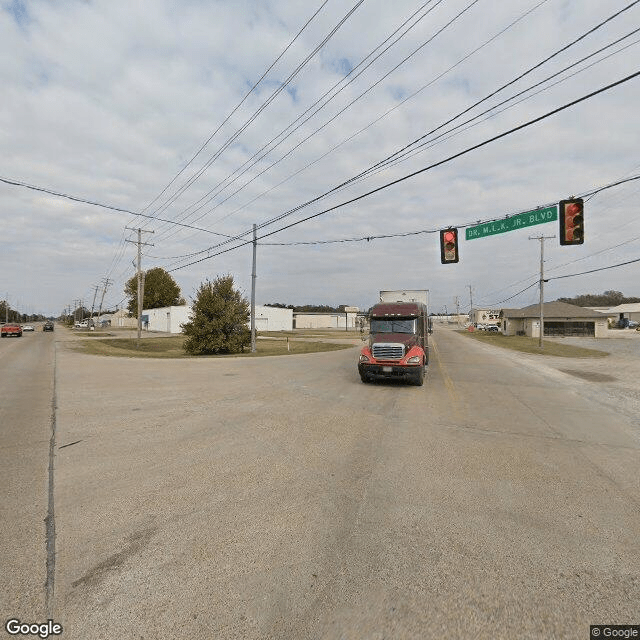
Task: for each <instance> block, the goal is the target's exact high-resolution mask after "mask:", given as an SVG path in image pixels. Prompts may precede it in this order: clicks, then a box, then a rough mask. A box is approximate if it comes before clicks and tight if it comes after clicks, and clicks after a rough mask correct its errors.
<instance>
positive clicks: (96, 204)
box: [0, 176, 232, 238]
mask: <svg viewBox="0 0 640 640" xmlns="http://www.w3.org/2000/svg"><path fill="white" fill-rule="evenodd" d="M0 182H4V183H5V184H9V185H12V186H14V187H24V188H25V189H31V190H32V191H39V192H41V193H47V194H49V195H52V196H57V197H58V198H64V199H66V200H72V201H73V202H80V203H82V204H88V205H91V206H92V207H100V208H102V209H109V210H110V211H116V212H118V213H128V214H131V215H133V216H140V217H142V218H152V219H154V220H162V222H167V223H169V224H175V225H177V226H179V227H187V228H189V229H195V230H196V231H202V232H204V233H211V234H213V235H215V236H222V237H224V238H231V237H232V236H229V235H227V234H226V233H218V232H216V231H211V230H209V229H203V228H202V227H195V226H193V225H190V224H184V223H182V222H174V221H173V220H163V219H162V218H155V217H154V216H151V215H147V214H144V213H138V212H136V211H131V210H130V209H124V208H123V207H116V206H114V205H110V204H105V203H103V202H96V201H95V200H88V199H86V198H82V197H80V196H73V195H71V194H69V193H62V192H60V191H54V190H53V189H49V188H47V187H38V186H36V185H33V184H28V183H27V182H22V181H21V180H15V179H10V178H3V177H2V176H0Z"/></svg>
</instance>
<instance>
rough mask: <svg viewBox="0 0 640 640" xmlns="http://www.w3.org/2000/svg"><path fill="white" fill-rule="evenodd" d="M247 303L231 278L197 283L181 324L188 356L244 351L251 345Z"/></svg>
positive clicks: (222, 277)
mask: <svg viewBox="0 0 640 640" xmlns="http://www.w3.org/2000/svg"><path fill="white" fill-rule="evenodd" d="M248 317H249V303H248V302H247V300H246V299H245V298H243V297H242V295H241V293H240V292H239V291H237V290H236V289H234V288H233V277H232V276H230V275H226V276H218V277H217V278H216V279H215V280H214V281H213V282H211V281H209V280H207V281H206V282H203V283H202V284H201V285H200V288H199V289H198V292H197V294H196V298H195V300H194V303H193V308H192V315H191V320H190V321H189V322H187V323H185V324H183V325H182V329H183V331H184V334H185V335H186V336H187V339H186V340H185V343H184V350H185V351H186V352H187V353H190V354H192V355H205V354H215V353H238V352H241V351H242V352H244V348H245V347H246V346H249V345H250V344H251V331H249V328H248V326H247V319H248Z"/></svg>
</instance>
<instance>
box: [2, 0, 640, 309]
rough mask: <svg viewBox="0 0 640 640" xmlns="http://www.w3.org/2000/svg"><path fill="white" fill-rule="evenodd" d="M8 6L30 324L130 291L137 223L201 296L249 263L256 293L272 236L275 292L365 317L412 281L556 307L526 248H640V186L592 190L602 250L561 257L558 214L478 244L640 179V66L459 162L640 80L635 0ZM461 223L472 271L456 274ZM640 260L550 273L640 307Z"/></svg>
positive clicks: (596, 254)
mask: <svg viewBox="0 0 640 640" xmlns="http://www.w3.org/2000/svg"><path fill="white" fill-rule="evenodd" d="M629 5H633V6H631V7H630V8H629V9H627V10H626V11H623V12H622V13H620V15H618V16H617V17H613V18H612V19H611V20H609V21H608V22H606V23H605V24H604V25H602V26H600V27H599V28H597V29H595V30H593V31H592V32H591V33H588V32H589V31H591V30H592V29H594V27H598V25H600V24H601V23H603V22H604V21H606V20H607V19H608V18H610V17H611V16H614V14H616V13H618V12H620V11H622V10H623V9H625V7H628V6H629ZM0 7H1V10H0V48H1V55H0V75H1V81H2V82H1V84H2V100H0V136H1V137H0V141H1V143H0V144H1V148H2V153H1V154H0V178H2V179H3V180H5V181H10V182H17V183H20V184H21V185H23V186H16V185H12V184H7V182H0V222H2V233H1V234H0V298H4V297H5V296H6V295H7V294H8V299H9V303H10V305H11V306H12V307H13V308H18V309H20V310H21V311H23V312H27V313H38V312H42V313H46V314H55V315H58V314H60V313H61V312H62V310H63V309H64V308H65V307H66V306H68V305H70V304H72V303H73V301H74V300H78V299H83V300H84V303H85V306H89V307H90V306H91V302H92V300H93V293H94V290H95V287H96V286H98V285H100V283H101V282H103V281H104V280H105V279H107V278H108V279H109V283H110V286H109V288H108V290H107V294H106V298H105V305H106V306H108V307H111V308H112V307H115V306H116V305H120V306H122V305H124V304H126V302H125V299H124V292H123V288H124V283H125V281H126V280H127V279H128V278H129V277H131V275H133V273H134V264H133V261H134V259H135V257H136V246H135V244H133V243H131V242H127V240H135V239H136V235H137V234H136V233H135V232H132V231H129V230H127V229H126V227H132V228H142V229H143V230H145V231H149V232H150V231H153V233H143V234H142V235H143V239H144V241H145V242H147V243H149V245H148V246H145V247H144V251H143V268H151V267H155V266H161V267H163V268H165V269H167V270H168V271H170V272H171V274H172V276H173V277H174V278H175V280H176V281H177V282H178V284H179V285H180V287H181V289H182V292H183V295H184V296H185V297H186V298H187V299H189V298H190V297H192V296H193V295H194V294H195V292H196V290H197V288H198V286H199V285H200V283H201V282H202V281H204V280H206V279H213V278H215V277H216V276H217V275H222V274H227V273H230V274H232V275H233V276H234V279H235V281H236V283H237V285H238V287H239V288H240V289H241V290H242V291H243V292H244V293H245V294H246V296H247V297H249V296H250V291H251V260H252V247H251V244H245V243H247V242H248V241H250V239H251V230H252V225H253V224H256V225H258V238H259V240H258V249H257V265H258V267H257V275H258V278H257V292H256V301H257V302H258V303H268V302H282V303H286V304H330V305H339V304H347V305H357V306H359V307H361V308H365V309H366V308H368V307H369V306H370V305H371V304H372V303H374V302H375V301H376V297H377V293H378V291H379V290H381V289H401V288H409V289H429V290H430V292H431V301H432V304H431V309H432V311H435V312H441V311H443V310H444V309H445V307H446V308H447V309H448V310H449V311H450V310H452V309H455V306H456V298H458V302H459V305H460V308H461V309H462V310H467V309H468V307H469V304H470V291H471V293H472V295H473V302H474V306H476V305H483V306H484V305H487V306H490V307H492V306H497V307H500V306H504V307H521V306H525V305H527V304H531V303H533V302H535V301H537V298H538V288H537V283H536V281H537V279H538V273H539V271H538V270H539V259H540V242H538V241H536V240H531V239H529V238H530V236H539V235H545V236H553V235H555V236H556V238H555V239H550V240H547V241H546V242H545V270H546V276H548V277H549V278H553V277H557V276H564V275H571V274H578V273H582V272H585V271H591V270H595V269H602V268H603V267H609V266H612V265H616V264H620V263H622V262H626V261H630V260H634V259H636V258H640V219H639V218H638V212H637V201H638V194H639V192H640V180H631V181H629V182H627V183H625V184H623V185H620V186H616V187H612V188H610V189H606V190H603V191H600V192H599V193H597V194H595V195H593V196H589V197H588V198H587V199H586V202H585V242H584V244H583V245H582V246H569V247H562V246H560V245H559V241H558V235H559V229H558V227H557V223H547V224H542V225H539V226H534V227H529V228H526V229H521V230H518V231H513V232H510V233H505V234H500V235H493V236H490V237H486V238H480V239H474V240H470V241H465V239H464V226H465V225H470V224H475V223H476V222H478V221H486V220H495V219H499V218H504V217H505V216H508V215H513V214H516V213H519V212H523V211H530V210H534V209H536V208H537V207H540V206H549V205H552V204H553V203H557V202H558V201H559V200H560V199H562V198H567V197H570V196H573V195H576V196H579V195H583V194H588V193H589V192H593V191H594V190H596V189H598V188H599V187H603V186H606V185H608V184H611V183H613V182H617V181H619V180H623V179H625V178H633V177H634V176H638V175H640V152H639V151H638V133H639V131H638V123H639V122H640V119H639V117H638V105H639V104H640V78H633V79H631V80H628V81H626V82H623V83H621V84H619V85H617V86H615V87H613V88H611V89H608V90H606V91H604V92H602V93H599V94H597V95H595V96H593V97H591V98H589V99H587V100H584V101H582V102H580V103H579V104H576V105H574V106H572V107H569V108H567V109H565V110H563V111H561V112H559V113H557V114H555V115H551V116H549V117H547V118H545V119H543V120H541V121H539V122H537V123H535V124H532V125H530V126H527V127H525V128H523V129H521V130H519V131H516V132H514V133H512V134H509V135H507V136H505V137H503V138H500V139H498V140H496V141H494V142H491V143H489V144H486V145H484V146H482V147H480V148H478V149H475V150H470V151H469V152H468V153H465V154H464V155H461V156H460V157H457V158H454V159H452V160H449V161H447V162H444V163H442V164H438V163H441V162H442V161H444V160H447V159H448V158H450V157H451V156H455V155H456V154H459V153H460V152H463V151H466V150H468V149H470V148H472V147H474V146H476V145H479V144H480V143H482V142H484V141H487V140H489V139H491V138H493V137H495V136H498V135H499V134H502V133H504V132H507V131H509V130H510V129H513V128H515V127H518V126H520V125H523V124H526V123H528V122H530V121H532V120H534V119H536V118H539V117H541V116H544V115H545V114H548V113H549V112H551V111H553V110H555V109H558V108H559V107H562V106H564V105H566V104H568V103H570V102H572V101H573V100H576V99H578V98H582V97H583V96H586V95H588V94H590V93H592V92H594V91H597V90H599V89H601V88H603V87H606V86H607V85H609V84H611V83H614V82H616V81H618V80H622V79H624V78H626V77H628V76H630V75H632V74H633V73H635V72H637V71H638V70H640V44H639V40H640V31H638V32H636V33H632V32H633V31H635V30H638V28H639V27H640V4H636V3H635V2H631V0H628V1H622V0H581V1H577V0H542V1H541V0H509V2H503V1H501V0H428V1H420V0H394V2H393V3H391V2H388V1H387V0H384V1H383V0H348V1H342V2H340V1H338V0H327V1H326V2H325V1H324V0H316V1H315V2H312V1H309V2H300V1H299V0H271V1H251V0H217V1H215V2H213V1H206V0H180V1H178V0H174V1H170V0H138V1H137V2H124V1H119V0H109V1H107V0H101V1H87V0H56V1H53V0H0ZM585 34H587V35H585ZM629 34H631V35H629ZM583 35H585V37H584V38H582V39H580V40H579V41H578V42H577V43H575V44H573V45H572V46H569V47H568V48H566V49H565V50H564V51H561V49H563V47H565V46H567V45H569V44H571V43H572V42H573V41H574V40H577V39H578V38H580V37H581V36H583ZM625 36H626V37H625ZM547 58H549V60H548V61H546V62H545V60H546V59H547ZM527 72H528V73H527ZM523 74H524V75H523ZM520 76H522V77H520ZM518 78H519V79H518ZM476 103H478V104H476ZM474 105H475V106H474ZM415 141H417V142H415ZM414 142H415V144H411V143H414ZM408 145H411V146H408ZM387 159H388V160H387ZM385 160H387V161H386V162H383V161H385ZM379 163H380V164H379ZM432 165H438V166H435V167H433V168H430V169H428V170H426V171H423V172H421V173H418V174H417V175H415V176H413V177H409V178H407V179H406V180H403V181H400V182H397V183H396V184H392V185H391V186H388V187H387V188H384V189H380V190H379V191H376V192H375V193H373V194H371V195H368V196H366V197H362V198H359V199H357V198H358V197H359V196H362V195H364V194H367V193H369V192H371V191H374V190H376V189H378V188H380V187H383V186H384V185H388V184H389V183H393V182H394V181H397V180H399V179H401V178H403V177H405V176H409V175H410V174H412V173H414V172H417V171H420V170H421V169H424V168H427V167H431V166H432ZM368 169H369V171H366V170H368ZM365 171H366V173H364V175H361V174H362V173H363V172H365ZM352 178H357V179H354V180H352ZM345 182H348V184H346V185H344V184H343V183H345ZM24 185H31V186H35V187H39V188H44V189H47V190H50V191H53V192H56V193H61V194H67V195H70V196H73V197H74V198H78V199H80V200H88V201H92V202H95V203H99V204H101V205H106V206H93V205H90V204H86V203H83V202H79V201H76V200H71V199H68V198H63V197H59V196H54V195H51V194H49V193H46V192H45V191H36V190H33V189H29V188H26V187H25V186H24ZM338 187H339V188H338ZM350 201H352V202H350ZM340 205H342V206H340ZM109 207H110V208H109ZM118 209H120V210H123V211H118ZM330 209H331V210H330ZM327 210H330V211H327ZM127 211H128V212H133V213H136V214H142V215H132V214H131V213H126V212H127ZM323 212H325V213H323ZM310 216H315V217H313V218H311V219H309V220H306V221H305V220H304V219H305V218H309V217H310ZM176 223H179V224H176ZM294 223H298V224H294ZM289 225H292V226H289ZM449 226H458V227H460V229H461V231H460V234H461V241H460V247H459V249H460V262H459V263H458V264H453V265H442V264H440V249H439V236H438V234H437V231H438V230H439V229H442V228H445V227H449ZM284 227H288V228H284ZM418 232H422V233H418ZM267 234H270V235H267ZM389 235H391V236H395V237H386V238H379V237H376V236H389ZM234 238H239V239H234ZM362 238H370V239H369V240H357V239H362ZM639 273H640V263H634V264H629V265H627V266H622V267H618V268H612V269H603V270H600V271H595V272H593V273H590V274H586V275H579V276H575V277H569V278H559V279H556V280H553V279H551V280H550V281H549V282H548V283H547V284H546V286H545V294H546V299H548V300H554V299H556V298H558V297H561V296H574V295H576V294H580V293H601V292H603V291H605V290H608V289H615V290H619V291H622V292H623V293H625V294H626V295H628V296H631V295H635V296H640V277H639ZM530 285H531V286H530Z"/></svg>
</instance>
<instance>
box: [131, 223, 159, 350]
mask: <svg viewBox="0 0 640 640" xmlns="http://www.w3.org/2000/svg"><path fill="white" fill-rule="evenodd" d="M125 229H129V230H130V231H137V232H138V242H137V243H134V244H137V245H138V268H137V276H138V344H137V346H138V347H140V335H141V333H142V301H143V299H144V289H143V283H142V245H143V244H144V245H148V246H150V247H152V246H153V245H152V244H149V243H148V242H142V233H143V230H142V229H140V228H138V229H132V228H131V227H125ZM144 233H153V231H146V230H145V231H144ZM127 242H132V243H133V240H127Z"/></svg>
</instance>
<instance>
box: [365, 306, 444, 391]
mask: <svg viewBox="0 0 640 640" xmlns="http://www.w3.org/2000/svg"><path fill="white" fill-rule="evenodd" d="M369 322H370V325H371V329H370V335H369V341H368V343H367V345H366V346H365V347H363V348H362V350H361V352H360V359H359V362H358V372H359V373H360V378H361V379H362V381H363V382H369V381H370V380H373V379H376V378H395V379H405V380H408V381H409V382H413V383H414V384H416V385H419V386H421V385H422V384H423V382H424V371H425V367H426V366H427V364H428V363H429V333H430V332H431V325H430V320H429V315H428V312H427V306H426V304H423V303H421V302H381V303H379V304H376V305H374V306H373V307H372V309H371V314H370V317H369Z"/></svg>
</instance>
